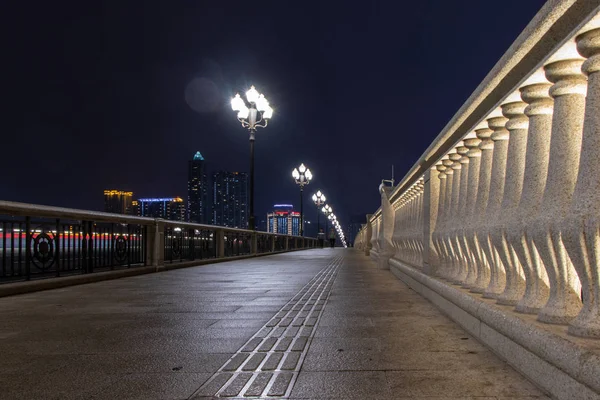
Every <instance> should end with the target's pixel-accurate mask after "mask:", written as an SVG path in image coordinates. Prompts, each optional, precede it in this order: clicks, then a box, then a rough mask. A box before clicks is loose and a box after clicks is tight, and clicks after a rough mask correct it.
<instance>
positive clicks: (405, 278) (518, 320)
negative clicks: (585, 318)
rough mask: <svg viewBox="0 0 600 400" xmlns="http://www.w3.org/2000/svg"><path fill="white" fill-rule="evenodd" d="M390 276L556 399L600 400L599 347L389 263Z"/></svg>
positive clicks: (395, 262)
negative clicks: (429, 303)
mask: <svg viewBox="0 0 600 400" xmlns="http://www.w3.org/2000/svg"><path fill="white" fill-rule="evenodd" d="M389 264H390V270H391V272H392V273H393V274H394V275H395V276H396V277H397V278H398V279H400V280H401V281H402V282H404V283H405V284H407V285H408V286H410V287H411V288H412V289H413V290H414V291H416V292H417V293H419V294H420V295H422V296H423V297H425V298H427V299H428V300H429V301H431V302H432V303H433V304H435V305H436V306H437V307H438V308H439V309H441V310H442V311H443V312H444V313H445V314H447V315H448V316H449V317H450V318H452V319H453V320H454V321H455V322H456V323H458V324H459V325H461V326H462V327H463V328H464V329H465V330H466V331H467V332H469V333H470V334H471V335H473V336H474V337H475V338H477V340H479V341H480V342H482V343H483V344H484V345H486V346H487V347H489V348H490V349H491V350H492V351H493V352H494V353H496V354H497V355H498V356H500V357H501V358H502V359H504V360H505V361H506V362H508V363H509V364H510V365H512V366H513V367H514V368H515V369H517V370H518V371H519V372H521V373H522V374H523V375H525V376H526V377H528V378H529V379H530V380H531V381H533V382H534V383H535V384H536V385H538V386H539V387H540V388H541V389H543V390H545V391H546V392H548V393H552V395H553V397H554V398H557V399H561V400H562V399H564V400H571V399H600V394H599V393H600V379H598V377H600V343H598V341H597V340H594V339H584V338H576V337H573V336H571V335H568V334H567V333H566V330H567V328H566V327H557V326H553V325H546V324H543V323H541V322H538V321H536V320H535V316H532V315H527V314H519V313H516V312H514V311H513V310H512V309H511V308H510V307H508V306H499V305H497V304H495V301H494V300H491V299H484V298H481V297H478V296H477V295H474V294H472V293H470V292H469V291H468V290H466V289H463V288H460V287H459V286H456V285H452V284H451V283H448V282H445V281H442V280H440V279H438V278H436V277H432V276H430V275H427V274H425V273H423V272H421V271H420V270H419V269H417V268H414V267H412V266H409V265H406V264H404V263H402V262H400V261H398V260H396V259H390V260H389Z"/></svg>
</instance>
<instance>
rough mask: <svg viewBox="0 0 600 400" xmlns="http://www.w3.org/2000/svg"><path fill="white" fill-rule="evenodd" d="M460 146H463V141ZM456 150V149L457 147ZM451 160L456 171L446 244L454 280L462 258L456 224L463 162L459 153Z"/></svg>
mask: <svg viewBox="0 0 600 400" xmlns="http://www.w3.org/2000/svg"><path fill="white" fill-rule="evenodd" d="M459 147H462V142H461V143H460V145H459ZM455 151H456V149H455ZM449 158H450V160H452V166H451V167H450V168H452V170H453V171H454V174H453V176H454V177H453V180H452V200H451V201H450V206H451V208H450V219H449V221H448V225H447V229H446V238H445V241H446V244H447V246H448V251H449V253H450V264H449V265H448V267H449V269H448V273H449V275H448V278H449V279H451V280H452V281H454V280H455V277H456V276H457V275H458V271H459V267H458V264H459V262H460V259H461V253H460V247H459V246H458V242H457V241H456V240H455V231H456V226H457V225H458V224H460V220H459V218H458V211H459V193H460V179H461V173H460V170H461V168H462V164H461V162H460V159H461V158H462V156H461V155H460V154H458V153H450V154H449Z"/></svg>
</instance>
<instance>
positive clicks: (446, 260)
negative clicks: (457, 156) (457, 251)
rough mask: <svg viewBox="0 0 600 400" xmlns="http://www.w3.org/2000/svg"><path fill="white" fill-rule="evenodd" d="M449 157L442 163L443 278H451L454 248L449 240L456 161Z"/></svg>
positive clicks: (441, 234) (441, 237)
mask: <svg viewBox="0 0 600 400" xmlns="http://www.w3.org/2000/svg"><path fill="white" fill-rule="evenodd" d="M447 157H448V158H447V159H444V160H442V163H443V164H444V166H445V167H446V171H445V174H446V194H445V196H444V197H445V199H446V200H445V202H446V205H445V207H444V208H445V212H444V229H443V230H442V231H440V245H441V247H442V251H443V254H444V256H443V257H442V260H443V262H442V264H441V265H440V268H439V272H440V273H439V275H440V276H441V277H443V278H446V279H450V274H451V272H452V257H453V255H452V248H451V246H450V243H449V241H448V231H449V229H450V225H451V223H452V217H453V215H452V207H453V205H452V202H453V196H452V188H453V187H454V169H452V166H453V165H454V161H452V160H450V155H447Z"/></svg>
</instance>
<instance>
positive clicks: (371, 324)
mask: <svg viewBox="0 0 600 400" xmlns="http://www.w3.org/2000/svg"><path fill="white" fill-rule="evenodd" d="M0 310H1V311H0V313H1V318H2V324H0V355H1V356H0V370H1V371H2V374H0V388H1V391H0V398H1V399H2V400H4V399H7V400H12V399H19V400H21V399H25V400H26V399H35V400H38V399H41V400H45V399H48V400H50V399H52V400H54V399H56V400H58V399H60V400H69V399H95V400H104V399H107V400H109V399H111V400H112V399H132V400H137V399H139V400H142V399H143V400H153V399H156V400H166V399H178V400H179V399H181V400H184V399H194V400H200V399H204V400H206V399H208V398H213V399H214V398H221V397H224V398H227V397H229V398H232V397H235V396H238V397H239V396H246V397H249V396H253V398H283V397H285V398H289V399H294V400H299V399H371V398H377V399H434V398H437V399H441V398H443V399H452V398H470V397H478V398H479V397H481V398H484V399H486V400H490V399H494V400H500V399H502V400H508V399H528V400H531V399H538V398H542V399H547V397H545V395H544V394H543V393H542V392H540V391H539V390H538V389H537V388H536V387H535V386H533V385H532V384H531V383H530V382H528V381H527V380H526V379H524V378H523V377H522V376H520V375H519V374H518V373H517V372H515V371H514V370H513V369H512V368H511V367H510V366H509V365H507V364H506V363H505V362H504V361H502V360H500V359H499V358H497V357H496V356H495V355H494V354H492V353H491V352H490V351H488V350H487V349H486V348H485V347H483V346H482V345H481V344H479V343H478V342H476V341H475V340H474V339H473V338H472V337H471V336H470V335H468V334H467V333H465V331H464V330H463V329H462V328H460V327H458V326H457V325H456V324H455V323H453V322H452V321H451V320H450V319H448V318H447V317H445V316H444V315H442V314H441V312H440V311H438V310H437V309H436V308H435V307H434V306H433V305H432V304H431V303H429V302H428V301H426V300H425V299H423V298H422V297H421V296H420V295H418V294H417V293H415V292H414V291H412V290H410V289H409V288H408V287H407V286H406V285H404V284H403V283H402V282H400V281H399V280H397V279H396V278H395V277H394V276H393V275H392V274H391V273H390V272H389V271H384V270H379V269H377V268H376V266H375V263H374V262H373V261H371V260H369V259H366V258H365V257H364V256H362V255H361V254H359V252H356V251H354V250H352V249H334V250H331V249H323V250H307V251H299V252H294V253H287V254H278V255H273V256H268V257H261V258H256V259H248V260H239V261H231V262H226V263H220V264H215V265H205V266H202V267H193V268H187V269H180V270H175V271H168V272H162V273H158V274H151V275H143V276H136V277H130V278H123V279H119V280H113V281H106V282H98V283H93V284H87V285H80V286H73V287H68V288H63V289H57V290H50V291H45V292H38V293H30V294H26V295H20V296H13V297H6V298H2V299H0Z"/></svg>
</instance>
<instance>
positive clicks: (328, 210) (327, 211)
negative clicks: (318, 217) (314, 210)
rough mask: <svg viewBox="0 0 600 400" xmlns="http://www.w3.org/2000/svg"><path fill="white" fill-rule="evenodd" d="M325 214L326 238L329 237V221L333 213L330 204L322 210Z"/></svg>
mask: <svg viewBox="0 0 600 400" xmlns="http://www.w3.org/2000/svg"><path fill="white" fill-rule="evenodd" d="M321 211H323V214H325V217H327V218H325V236H327V220H328V219H329V215H330V214H331V213H332V212H333V209H332V208H331V206H330V205H329V204H325V206H324V207H323V208H322V209H321Z"/></svg>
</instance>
